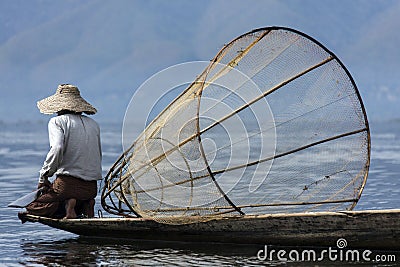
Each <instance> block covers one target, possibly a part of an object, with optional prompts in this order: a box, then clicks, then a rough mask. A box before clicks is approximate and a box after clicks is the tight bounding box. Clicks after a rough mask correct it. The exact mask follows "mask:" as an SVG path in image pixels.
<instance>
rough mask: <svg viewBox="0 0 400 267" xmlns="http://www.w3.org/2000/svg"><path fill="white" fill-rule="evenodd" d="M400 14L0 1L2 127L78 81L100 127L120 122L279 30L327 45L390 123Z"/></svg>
mask: <svg viewBox="0 0 400 267" xmlns="http://www.w3.org/2000/svg"><path fill="white" fill-rule="evenodd" d="M399 11H400V2H397V1H339V2H337V1H310V0H308V1H274V0H271V1H257V0H256V1H237V0H234V1H218V0H217V1H210V0H208V1H185V0H175V1H130V0H117V1H101V0H92V1H77V0H67V1H51V0H33V1H24V0H13V1H11V0H5V1H0V13H1V16H0V91H1V92H2V93H3V96H2V98H1V100H0V101H1V102H0V114H1V119H6V118H4V117H7V116H8V115H6V114H12V115H11V117H13V116H15V117H16V118H19V117H22V118H24V117H26V116H28V117H33V118H35V117H38V116H39V115H38V112H37V110H36V106H35V101H36V100H38V99H40V98H42V97H45V96H47V95H49V94H51V93H52V91H53V90H54V88H56V86H57V84H59V83H64V82H71V83H75V84H77V85H78V86H79V87H80V88H81V89H82V91H83V95H84V96H85V97H87V98H88V99H89V100H90V101H91V102H93V104H94V105H96V106H97V107H99V110H101V112H100V113H99V115H98V116H99V117H100V118H102V119H104V120H122V118H123V114H124V110H125V107H126V105H127V104H128V102H129V99H130V97H131V95H132V93H133V92H134V90H135V89H136V88H137V87H138V86H139V85H140V84H141V83H142V82H143V81H144V80H146V79H147V78H148V77H150V76H151V75H152V74H154V73H156V72H157V71H160V70H162V69H163V68H166V67H168V66H170V65H174V64H177V63H182V62H185V61H193V60H209V59H211V58H212V57H213V56H214V55H215V54H216V52H217V51H218V50H219V49H220V48H221V47H222V46H223V45H224V43H227V42H229V41H230V40H231V39H232V38H235V37H236V36H238V35H240V34H242V33H244V32H247V31H249V30H252V29H254V28H258V27H263V26H272V25H280V26H287V27H293V28H296V29H298V30H301V31H304V32H305V33H307V34H309V35H311V36H313V37H315V38H316V39H318V40H319V41H321V42H322V43H323V44H324V45H326V46H327V47H328V48H329V49H331V50H332V51H333V52H335V53H336V54H337V55H338V56H339V58H340V59H342V61H343V62H344V63H345V65H346V66H347V67H348V68H349V70H350V72H351V73H352V74H353V75H354V77H355V79H356V81H357V83H358V85H359V87H360V89H361V92H362V95H363V97H364V98H365V101H366V103H367V110H369V111H370V112H371V114H372V115H373V116H375V114H382V116H392V115H393V114H394V113H395V112H396V108H397V106H398V104H399V102H400V98H398V97H397V94H398V95H400V84H399V81H398V80H397V75H394V74H393V72H394V71H398V67H399V62H400V53H399V52H398V45H399V44H400V40H399V38H400V35H399V34H398V33H397V29H398V28H399V27H400V20H399V19H398V14H399ZM379 116H381V115H379Z"/></svg>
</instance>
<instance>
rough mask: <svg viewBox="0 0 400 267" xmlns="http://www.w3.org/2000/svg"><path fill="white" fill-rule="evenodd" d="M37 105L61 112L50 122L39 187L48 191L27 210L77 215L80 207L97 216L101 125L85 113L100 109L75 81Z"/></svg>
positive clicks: (64, 85)
mask: <svg viewBox="0 0 400 267" xmlns="http://www.w3.org/2000/svg"><path fill="white" fill-rule="evenodd" d="M37 106H38V108H39V110H40V112H41V113H44V114H54V113H57V116H55V117H53V118H51V119H50V121H49V124H48V131H49V141H50V151H49V152H48V154H47V157H46V160H45V161H44V164H43V167H42V168H41V170H40V171H39V183H38V186H37V187H38V188H39V189H40V188H41V189H42V190H41V191H42V192H44V193H43V194H42V195H41V196H40V197H38V198H37V199H36V200H35V201H34V202H32V203H31V204H29V205H28V206H27V207H26V210H27V213H28V214H33V215H38V216H46V217H57V216H60V217H61V218H62V216H64V218H65V219H74V218H76V217H77V213H78V212H77V210H78V208H79V209H80V211H79V214H80V213H81V212H82V213H83V214H84V215H86V216H87V217H89V218H92V217H94V204H95V201H94V198H95V197H96V194H97V180H100V179H101V178H102V175H101V158H102V155H101V144H100V128H99V126H98V124H97V123H96V122H95V121H94V120H93V119H91V118H89V117H87V116H85V115H83V114H82V113H86V114H88V115H92V114H95V113H96V112H97V110H96V109H95V108H94V107H93V106H92V105H91V104H89V103H88V102H86V101H85V100H84V99H83V98H82V97H81V95H80V92H79V89H78V88H77V87H76V86H74V85H71V84H61V85H59V86H58V88H57V90H56V93H55V94H54V95H52V96H50V97H47V98H45V99H43V100H41V101H39V102H37ZM53 175H55V176H56V178H55V180H54V182H53V183H50V181H49V179H48V178H49V177H52V176H53ZM64 208H65V210H64ZM60 214H61V215H60ZM79 214H78V215H79ZM20 218H21V217H20Z"/></svg>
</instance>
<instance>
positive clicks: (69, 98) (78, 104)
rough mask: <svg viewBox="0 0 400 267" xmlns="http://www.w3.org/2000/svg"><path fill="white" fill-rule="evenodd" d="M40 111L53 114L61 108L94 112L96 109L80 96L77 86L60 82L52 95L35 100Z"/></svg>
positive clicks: (88, 112)
mask: <svg viewBox="0 0 400 267" xmlns="http://www.w3.org/2000/svg"><path fill="white" fill-rule="evenodd" d="M37 107H38V108H39V110H40V112H41V113H44V114H53V113H56V112H59V111H61V110H70V111H74V112H85V113H86V114H89V115H91V114H95V113H96V112H97V110H96V109H95V108H94V107H93V106H92V105H91V104H89V103H88V102H87V101H86V100H85V99H83V98H82V97H81V94H80V92H79V89H78V87H76V86H74V85H71V84H60V85H59V86H58V87H57V91H56V93H55V94H54V95H52V96H49V97H47V98H45V99H42V100H40V101H38V102H37Z"/></svg>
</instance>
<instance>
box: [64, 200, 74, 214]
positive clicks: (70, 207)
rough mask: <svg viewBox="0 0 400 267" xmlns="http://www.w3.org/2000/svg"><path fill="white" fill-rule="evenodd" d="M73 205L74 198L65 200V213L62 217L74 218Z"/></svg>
mask: <svg viewBox="0 0 400 267" xmlns="http://www.w3.org/2000/svg"><path fill="white" fill-rule="evenodd" d="M75 205H76V199H74V198H71V199H68V200H67V201H66V202H65V211H66V214H65V217H64V219H75V218H76V213H75Z"/></svg>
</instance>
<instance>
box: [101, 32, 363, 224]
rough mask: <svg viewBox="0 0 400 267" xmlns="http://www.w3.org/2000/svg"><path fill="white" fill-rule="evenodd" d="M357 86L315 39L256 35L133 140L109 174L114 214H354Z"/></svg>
mask: <svg viewBox="0 0 400 267" xmlns="http://www.w3.org/2000/svg"><path fill="white" fill-rule="evenodd" d="M369 156H370V136H369V128H368V122H367V118H366V114H365V110H364V107H363V104H362V101H361V98H360V95H359V92H358V90H357V88H356V85H355V83H354V81H353V79H352V77H351V76H350V74H349V72H348V71H347V69H346V68H345V67H344V65H343V64H342V63H341V62H340V61H339V59H338V58H337V57H336V56H335V55H334V54H333V53H332V52H330V51H329V50H327V49H326V48H325V47H323V46H322V45H321V44H319V43H318V42H317V41H315V40H314V39H312V38H310V37H309V36H307V35H305V34H303V33H301V32H298V31H295V30H292V29H288V28H279V27H270V28H262V29H257V30H254V31H251V32H249V33H246V34H244V35H242V36H240V37H238V38H236V39H235V40H233V41H232V42H230V43H229V44H227V45H225V47H224V48H223V49H222V50H221V51H220V52H219V53H218V54H217V56H216V57H215V58H214V59H213V60H212V61H211V63H210V64H209V66H208V67H207V68H206V69H205V70H204V71H203V72H202V73H201V74H200V75H199V76H198V78H197V79H196V80H195V81H194V82H193V83H192V84H190V86H188V87H187V88H186V89H185V90H184V91H183V92H182V93H181V94H180V95H179V97H177V98H176V99H175V100H174V101H173V102H172V103H170V104H169V105H168V106H167V108H165V109H164V110H163V111H162V112H161V113H160V114H159V115H158V116H157V117H156V118H155V119H154V120H153V121H152V122H151V123H150V124H149V125H148V126H147V127H146V129H145V130H144V132H143V133H142V134H141V135H140V136H139V137H138V138H137V139H136V140H135V141H134V142H132V146H131V147H130V148H129V149H128V150H127V151H125V152H124V154H123V155H122V156H121V157H120V158H119V159H118V161H117V162H116V163H115V165H114V166H113V167H112V168H111V170H110V172H109V173H108V175H107V177H106V184H105V186H104V188H103V193H102V205H103V207H104V209H105V210H106V211H108V212H110V213H113V214H118V215H123V216H139V217H148V218H152V219H154V220H157V221H160V222H165V223H178V224H179V223H189V222H196V221H202V220H207V219H212V218H219V217H220V216H235V215H244V214H246V215H247V214H269V213H295V212H307V211H334V210H350V209H352V208H353V207H354V206H355V205H356V203H357V201H358V200H359V198H360V196H361V192H362V190H363V188H364V185H365V182H366V179H367V175H368V168H369Z"/></svg>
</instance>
